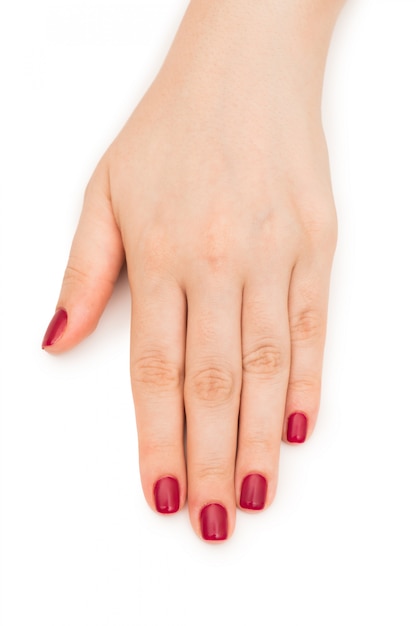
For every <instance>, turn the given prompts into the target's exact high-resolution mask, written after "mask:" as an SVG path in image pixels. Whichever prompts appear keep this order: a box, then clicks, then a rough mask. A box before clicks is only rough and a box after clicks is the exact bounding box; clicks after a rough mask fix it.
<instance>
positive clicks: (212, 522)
mask: <svg viewBox="0 0 418 626" xmlns="http://www.w3.org/2000/svg"><path fill="white" fill-rule="evenodd" d="M200 528H201V530H202V537H203V539H206V541H223V540H224V539H226V537H227V535H228V513H227V512H226V508H225V507H223V506H222V505H221V504H208V505H207V506H205V507H204V508H203V509H202V511H201V513H200Z"/></svg>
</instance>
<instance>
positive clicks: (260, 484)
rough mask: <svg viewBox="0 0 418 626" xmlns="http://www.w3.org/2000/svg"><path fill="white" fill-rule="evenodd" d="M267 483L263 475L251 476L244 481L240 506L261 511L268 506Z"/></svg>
mask: <svg viewBox="0 0 418 626" xmlns="http://www.w3.org/2000/svg"><path fill="white" fill-rule="evenodd" d="M266 495H267V481H266V479H265V478H264V476H261V474H249V475H248V476H246V477H245V478H244V480H243V481H242V487H241V499H240V506H241V507H242V508H243V509H251V510H252V511H261V509H264V505H265V504H266Z"/></svg>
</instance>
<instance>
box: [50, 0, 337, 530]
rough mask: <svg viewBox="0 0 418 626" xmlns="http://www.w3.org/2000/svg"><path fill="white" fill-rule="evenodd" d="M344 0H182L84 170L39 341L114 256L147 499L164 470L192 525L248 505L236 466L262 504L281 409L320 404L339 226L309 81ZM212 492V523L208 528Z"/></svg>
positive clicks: (95, 300)
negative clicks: (122, 114)
mask: <svg viewBox="0 0 418 626" xmlns="http://www.w3.org/2000/svg"><path fill="white" fill-rule="evenodd" d="M342 4H343V3H342V1H341V0H257V2H254V0H192V1H191V2H190V5H189V8H188V10H187V12H186V15H185V17H184V19H183V22H182V24H181V26H180V29H179V31H178V33H177V36H176V39H175V41H174V43H173V45H172V47H171V49H170V51H169V54H168V56H167V58H166V61H165V63H164V65H163V67H162V69H161V71H160V72H159V74H158V76H157V78H156V79H155V81H154V83H153V84H152V85H151V87H150V89H149V90H148V92H147V93H146V95H145V96H144V98H143V99H142V101H141V102H140V104H139V105H138V107H137V108H136V110H135V111H134V113H133V115H132V116H131V118H130V119H129V120H128V122H127V124H126V126H125V127H124V128H123V130H122V131H121V133H120V134H119V136H118V137H117V138H116V140H115V141H114V142H113V144H112V145H111V146H110V147H109V149H108V150H107V152H106V153H105V155H104V156H103V158H102V159H101V161H100V163H99V164H98V166H97V168H96V170H95V172H94V174H93V176H92V178H91V180H90V182H89V184H88V186H87V190H86V194H85V202H84V207H83V211H82V215H81V218H80V223H79V226H78V229H77V232H76V235H75V237H74V241H73V245H72V249H71V253H70V258H69V262H68V266H67V269H66V272H65V276H64V281H63V285H62V290H61V294H60V296H59V300H58V304H57V310H62V309H64V310H65V311H66V312H67V321H66V324H65V323H64V324H62V325H61V327H60V328H59V332H56V333H55V336H54V337H53V338H52V340H51V341H50V342H48V341H47V342H46V344H47V345H44V347H45V348H46V349H47V350H48V351H49V352H51V353H60V352H63V351H65V350H68V349H70V348H72V347H73V346H74V345H75V344H77V343H78V342H79V341H81V340H82V339H83V338H84V337H86V336H87V335H88V334H89V333H91V332H92V331H93V330H94V328H95V326H96V325H97V322H98V320H99V318H100V315H101V313H102V312H103V309H104V307H105V306H106V303H107V301H108V300H109V298H110V296H111V293H112V289H113V286H114V284H115V281H116V280H117V278H118V275H119V272H120V269H121V266H122V265H123V263H124V261H125V260H126V263H127V268H128V276H129V284H130V289H131V294H132V325H131V379H132V390H133V398H134V404H135V412H136V419H137V427H138V441H139V459H140V472H141V480H142V486H143V490H144V494H145V498H146V500H147V502H148V503H149V505H150V506H151V507H152V508H153V509H154V510H160V509H159V508H158V506H157V503H156V498H157V495H156V494H157V491H156V489H157V488H156V485H158V484H162V483H159V481H160V480H161V479H164V478H167V477H169V478H171V479H173V480H175V481H177V482H176V484H178V489H179V502H178V508H181V507H183V506H184V505H185V503H186V499H187V502H188V508H189V513H190V520H191V524H192V526H193V528H194V530H195V532H196V533H197V535H198V536H200V537H202V538H203V539H208V540H218V539H225V538H227V537H230V536H231V534H232V532H233V529H234V524H235V515H236V508H237V507H241V508H243V509H244V510H246V511H248V510H250V511H251V510H254V509H255V508H257V507H248V506H246V505H245V503H244V504H243V502H242V497H241V496H242V493H241V492H242V489H243V483H244V480H245V479H246V477H248V476H253V475H256V476H261V477H262V480H263V481H264V482H265V484H266V493H265V495H264V496H263V498H264V499H263V498H262V500H263V501H262V502H261V505H262V506H259V507H258V508H265V507H268V506H269V505H270V504H271V502H272V500H273V498H274V495H275V491H276V487H277V477H278V463H279V451H280V443H281V440H283V441H285V442H289V440H290V441H294V440H295V438H294V437H293V436H290V435H289V433H290V432H291V430H292V427H291V425H289V417H290V416H292V415H295V414H297V415H298V416H300V415H303V416H305V417H304V418H303V419H305V422H306V433H303V434H302V435H303V436H302V437H301V439H303V440H304V439H305V438H308V437H309V436H310V435H311V433H312V431H313V429H314V426H315V422H316V419H317V415H318V410H319V402H320V387H321V368H322V357H323V349H324V341H325V330H326V315H327V301H328V287H329V278H330V271H331V264H332V258H333V254H334V250H335V245H336V238H337V223H336V215H335V208H334V202H333V195H332V189H331V182H330V174H329V166H328V156H327V148H326V143H325V139H324V135H323V130H322V123H321V111H320V109H321V91H322V81H323V73H324V66H325V62H326V55H327V50H328V46H329V41H330V38H331V34H332V30H333V26H334V24H335V21H336V19H337V16H338V13H339V10H340V8H341V6H342ZM185 417H186V423H187V450H185V449H184V429H185ZM291 419H293V418H291ZM297 419H298V420H300V417H298V418H297ZM302 426H303V425H302ZM302 430H303V428H302ZM305 435H306V436H305ZM296 439H297V438H296ZM186 456H187V463H186ZM214 503H216V504H219V505H221V507H222V510H223V511H225V514H224V518H223V520H224V525H225V531H224V532H223V533H222V532H221V531H220V532H219V533H218V532H217V531H216V529H215V531H213V532H212V531H210V532H209V535H208V533H207V532H206V531H205V528H203V525H204V523H203V522H202V511H203V510H204V509H205V507H206V506H207V505H208V504H214ZM174 508H175V509H177V505H176V506H175V507H174ZM162 512H173V511H172V510H169V507H168V508H167V509H166V510H165V511H162ZM215 525H216V524H215ZM221 525H222V524H221Z"/></svg>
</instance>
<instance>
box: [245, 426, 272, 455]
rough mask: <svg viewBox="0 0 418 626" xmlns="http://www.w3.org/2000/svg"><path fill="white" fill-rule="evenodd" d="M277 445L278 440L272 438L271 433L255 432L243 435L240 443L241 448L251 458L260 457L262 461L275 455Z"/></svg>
mask: <svg viewBox="0 0 418 626" xmlns="http://www.w3.org/2000/svg"><path fill="white" fill-rule="evenodd" d="M279 445H280V440H278V439H277V438H276V437H272V436H271V433H269V432H267V431H256V430H255V431H254V430H252V431H250V432H247V433H246V434H245V439H244V440H243V442H242V446H243V448H244V449H245V450H247V451H248V453H249V454H251V457H253V458H257V457H258V456H260V457H261V458H263V459H265V458H269V457H272V456H274V455H275V454H277V449H278V447H279ZM240 446H241V444H240Z"/></svg>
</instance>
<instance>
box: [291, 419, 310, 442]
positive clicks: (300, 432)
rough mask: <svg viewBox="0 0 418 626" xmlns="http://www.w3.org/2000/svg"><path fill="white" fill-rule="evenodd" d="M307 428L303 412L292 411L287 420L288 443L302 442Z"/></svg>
mask: <svg viewBox="0 0 418 626" xmlns="http://www.w3.org/2000/svg"><path fill="white" fill-rule="evenodd" d="M307 430H308V420H307V419H306V415H304V414H303V413H292V415H291V416H290V417H289V419H288V421H287V440H288V441H289V443H303V442H304V441H305V439H306V431H307Z"/></svg>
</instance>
